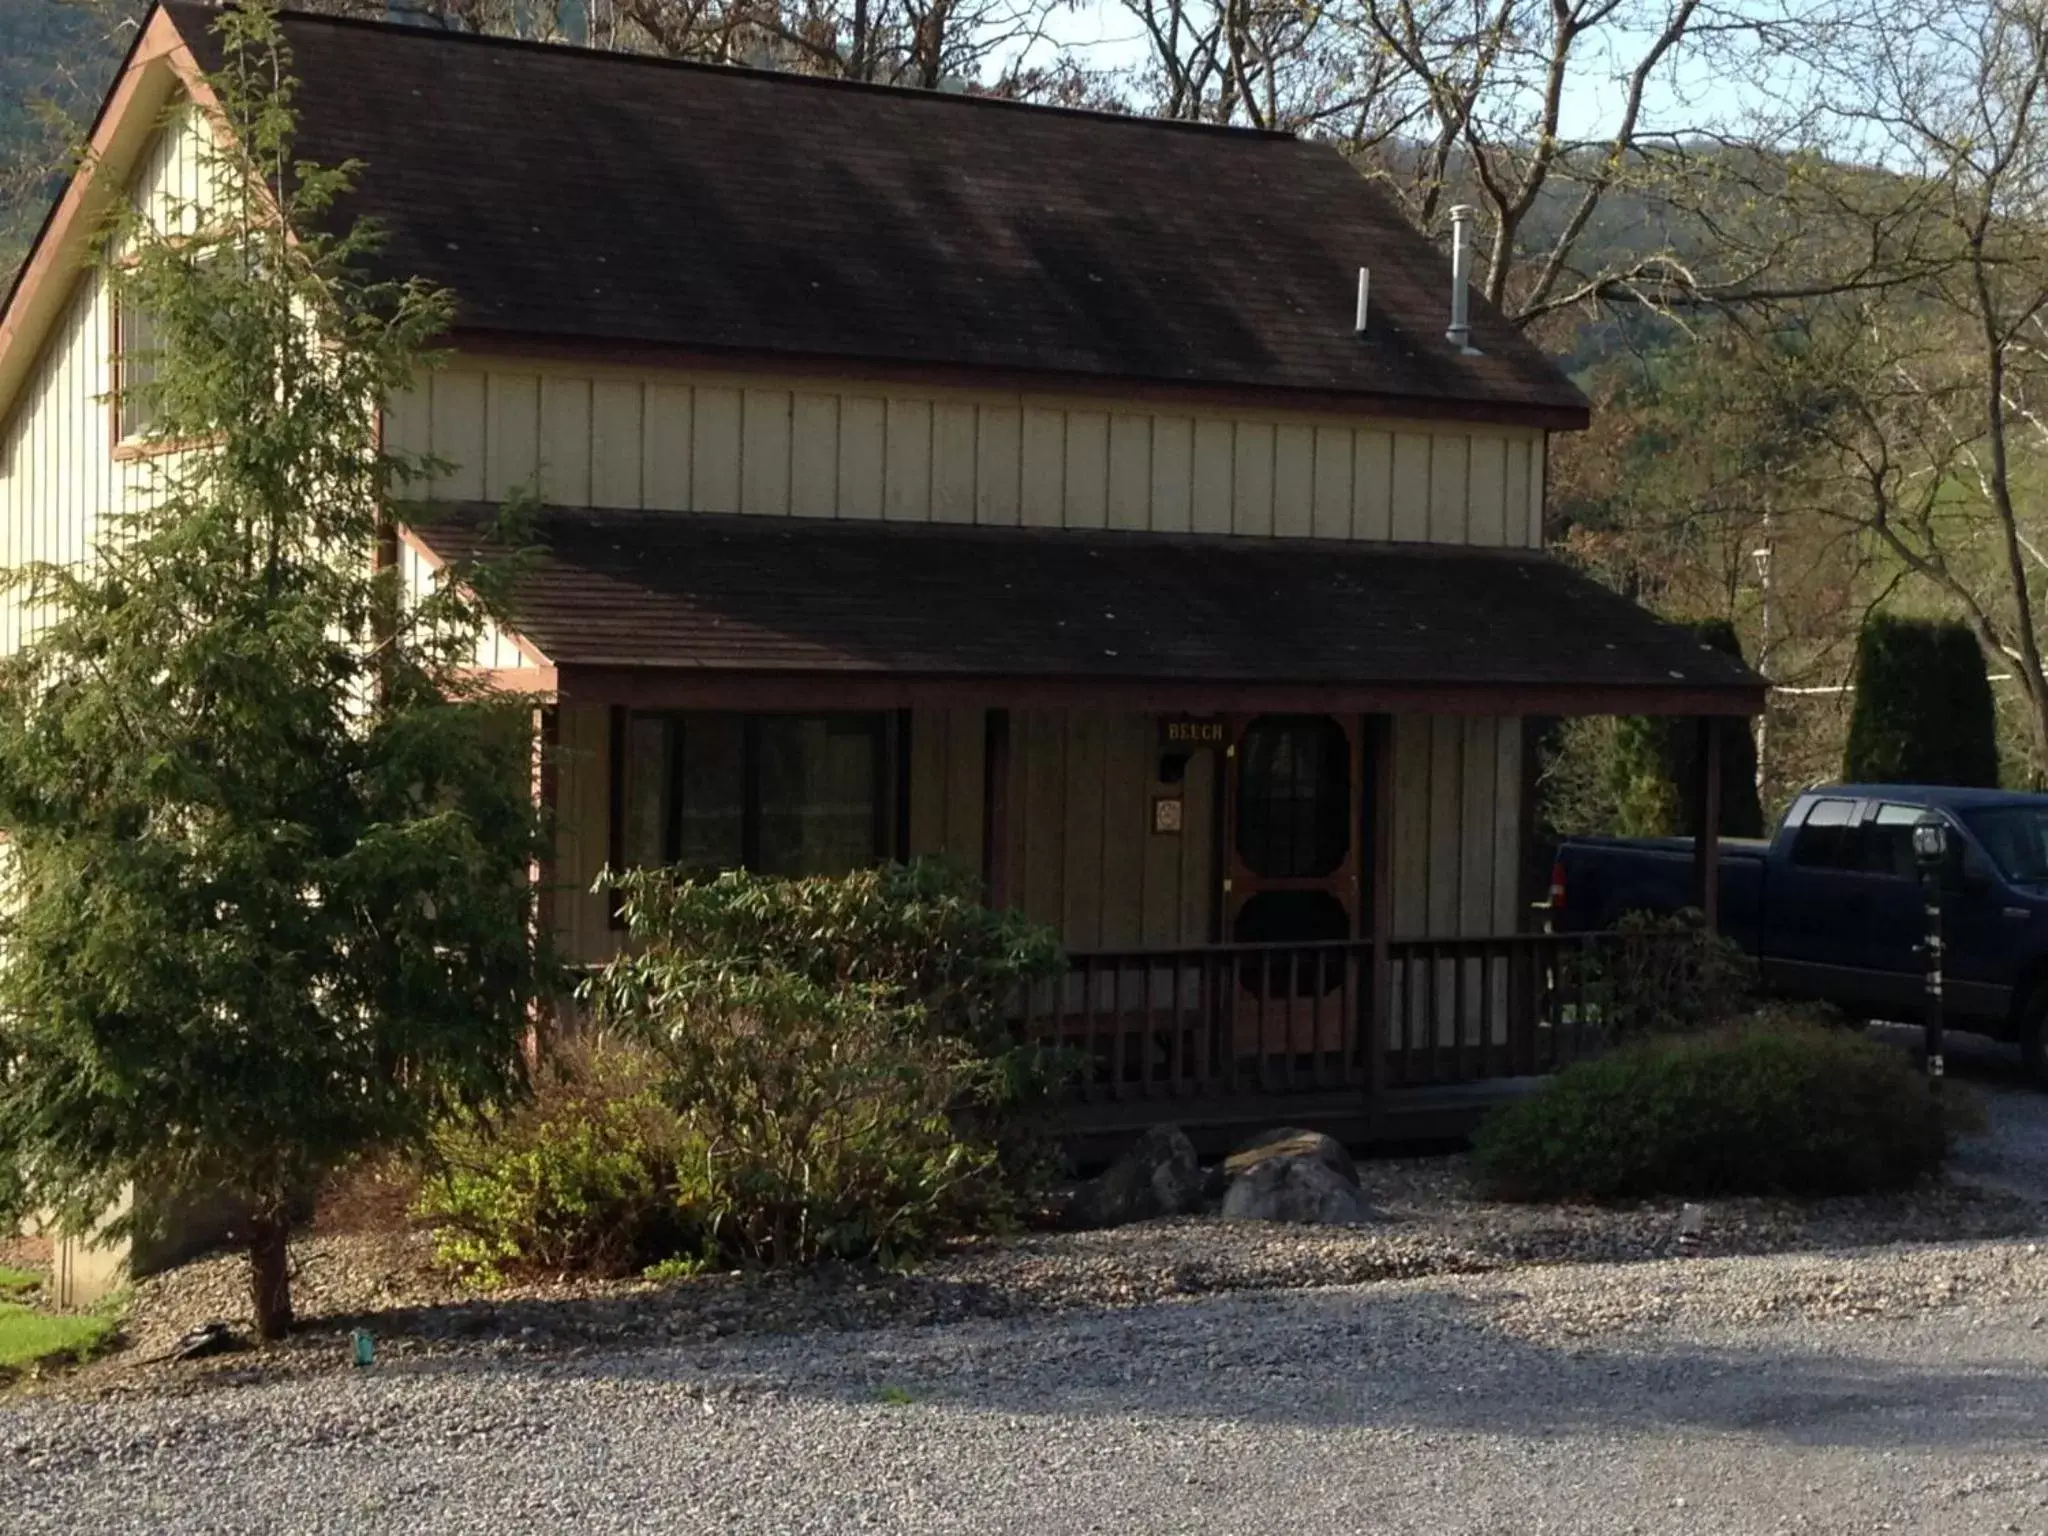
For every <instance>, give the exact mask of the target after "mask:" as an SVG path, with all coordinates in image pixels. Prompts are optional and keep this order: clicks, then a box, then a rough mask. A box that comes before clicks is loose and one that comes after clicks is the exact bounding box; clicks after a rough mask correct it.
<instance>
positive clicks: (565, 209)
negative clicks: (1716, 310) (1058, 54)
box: [166, 0, 1585, 426]
mask: <svg viewBox="0 0 2048 1536" xmlns="http://www.w3.org/2000/svg"><path fill="white" fill-rule="evenodd" d="M166 9H168V10H169V11H170V13H171V14H172V16H173V18H174V19H175V20H176V22H177V24H178V27H179V30H180V32H181V33H182V34H183V35H184V36H185V37H186V38H187V40H188V42H190V43H191V45H192V46H193V48H194V50H195V52H196V53H197V54H198V55H199V57H200V60H201V63H202V64H203V65H210V64H211V63H213V62H214V61H215V59H216V55H217V48H216V46H215V45H214V43H213V41H212V40H211V38H210V35H209V33H208V32H207V26H208V23H209V21H210V20H211V13H210V12H209V11H208V10H207V9H205V8H204V7H200V6H195V5H192V4H189V3H183V0H179V3H172V4H169V5H167V7H166ZM284 31H285V35H286V37H287V38H288V40H289V44H290V47H291V50H292V53H293V72H294V74H295V75H297V76H298V78H299V80H300V82H301V85H300V91H299V96H298V106H299V112H300V137H299V143H298V150H299V152H300V154H301V155H303V156H305V157H307V158H310V159H312V160H315V161H318V162H321V163H326V164H333V163H336V162H338V161H341V160H344V159H360V160H362V161H363V162H364V163H365V166H366V169H365V171H364V173H363V176H362V180H361V188H360V194H359V196H358V198H357V199H356V209H357V211H360V212H366V213H369V214H373V215H375V216H376V217H377V219H378V220H379V221H380V222H381V223H382V224H384V225H385V226H386V228H387V230H388V231H389V236H390V239H389V244H388V246H387V248H386V250H385V252H384V255H383V257H382V258H381V260H382V265H383V267H384V268H385V269H386V270H387V271H388V272H389V273H390V274H392V275H401V276H414V275H416V276H421V277H425V278H428V279H431V280H433V281H435V282H437V283H441V284H444V285H446V286H447V287H449V288H451V289H453V290H454V291H455V293H456V295H457V297H458V300H459V303H460V313H459V320H458V324H459V325H460V326H461V327H462V328H463V329H465V330H468V331H473V332H487V333H500V334H505V335H511V336H517V337H519V338H522V339H524V340H529V341H531V340H543V341H545V340H550V339H552V340H558V341H564V342H570V341H574V342H589V341H612V342H620V343H636V344H646V345H652V346H665V347H674V348H680V349H689V350H705V351H714V352H718V351H736V352H751V353H769V354H778V355H783V356H788V357H792V358H795V357H808V358H813V359H823V360H830V359H840V360H855V359H858V360H865V361H869V362H875V363H889V362H894V363H899V364H907V365H934V364H936V365H944V366H950V367H962V368H975V369H981V368H987V369H1001V370H1006V371H1031V372H1044V373H1051V374H1057V375H1064V376H1067V377H1069V378H1082V379H1085V378H1089V377H1096V378H1104V379H1129V380H1147V381H1157V382H1161V383H1172V384H1184V385H1194V386H1219V387H1227V388H1232V389H1237V390H1261V391H1263V390H1277V391H1296V392H1307V393H1312V394H1319V395H1339V396H1365V397H1379V398H1380V399H1382V400H1383V401H1393V402H1406V403H1407V404H1408V405H1409V407H1410V408H1417V409H1420V408H1427V407H1435V408H1443V407H1451V408H1459V407H1462V408H1463V409H1464V410H1465V411H1466V412H1468V413H1469V412H1471V411H1474V410H1479V411H1486V412H1491V413H1501V414H1509V415H1515V414H1519V415H1522V416H1525V417H1528V418H1529V419H1531V420H1537V421H1543V422H1546V423H1547V424H1550V425H1568V426H1569V425H1580V424H1582V422H1583V413H1584V409H1585V401H1584V399H1583V397H1582V396H1581V395H1580V394H1579V392H1578V390H1577V389H1576V388H1574V387H1573V386H1572V384H1571V383H1570V382H1569V381H1568V380H1566V379H1565V378H1564V377H1563V376H1562V375H1561V374H1560V373H1559V372H1558V371H1557V370H1556V368H1555V367H1553V366H1552V364H1551V363H1550V362H1549V361H1547V360H1546V359H1545V358H1544V357H1543V356H1542V355H1541V354H1540V353H1539V352H1538V351H1537V349H1536V348H1535V347H1534V346H1532V345H1531V344H1529V343H1528V342H1527V341H1525V340H1524V339H1523V338H1522V337H1521V336H1520V334H1519V333H1517V332H1516V331H1515V330H1514V329H1513V328H1512V327H1510V326H1508V325H1506V324H1505V323H1504V322H1503V321H1502V320H1501V319H1500V317H1499V316H1498V315H1496V314H1495V313H1494V312H1493V311H1492V310H1491V309H1489V308H1488V307H1487V306H1486V305H1485V304H1484V303H1483V302H1478V301H1476V300H1475V303H1474V306H1473V308H1474V315H1473V336H1474V340H1475V342H1476V343H1477V345H1478V346H1479V348H1480V349H1481V351H1482V353H1483V355H1482V356H1479V357H1464V356H1460V355H1459V354H1458V353H1457V352H1456V351H1455V350H1454V349H1453V348H1452V347H1451V346H1449V345H1448V344H1447V343H1446V342H1445V340H1444V327H1445V323H1446V321H1447V319H1448V309H1449V288H1450V284H1449V267H1448V263H1447V261H1446V260H1445V259H1444V258H1443V256H1442V255H1441V254H1440V253H1439V252H1438V251H1436V250H1435V249H1434V248H1433V247H1432V246H1431V245H1430V244H1429V243H1428V242H1426V241H1424V240H1423V239H1422V238H1420V237H1419V236H1418V235H1416V234H1415V233H1414V232H1413V231H1412V230H1411V229H1410V228H1409V227H1408V225H1407V224H1406V223H1405V222H1404V220H1403V219H1402V218H1401V216H1400V214H1399V212H1398V211H1397V210H1396V208H1395V207H1394V205H1393V204H1392V202H1391V201H1390V200H1389V199H1387V198H1386V197H1385V196H1383V195H1382V194H1381V193H1380V192H1379V191H1377V190H1376V189H1375V188H1373V187H1372V186H1371V185H1369V184H1368V183H1367V182H1365V181H1364V180H1363V179H1361V178H1360V177H1359V176H1358V175H1357V174H1356V173H1355V172H1354V171H1353V170H1352V169H1351V167H1350V166H1349V165H1348V164H1346V162H1345V161H1344V160H1343V158H1342V157H1341V156H1340V155H1339V154H1338V153H1337V152H1336V151H1335V150H1334V149H1332V148H1329V147H1328V146H1325V145H1319V144H1310V143H1304V142H1300V141H1297V140H1295V139H1293V138H1290V137H1287V136H1284V135H1276V134H1262V133H1253V132H1246V131H1237V130H1224V129H1217V128H1207V127H1200V126H1194V125H1186V124H1170V123H1161V122H1153V121H1147V120H1144V119H1138V118H1122V117H1115V116H1111V115H1107V114H1101V113H1089V112H1075V111H1062V110H1053V109H1046V108H1032V107H1021V106H1015V105H1011V104H1008V103H1000V102H991V101H983V100H976V99H972V98H966V97H961V96H955V95H947V94H942V93H935V92H929V91H912V90H895V89H889V88H884V87H873V86H860V85H851V84H846V83H843V82H830V81H819V80H813V79H808V78H804V77H799V76H794V75H786V74H772V73H766V72H759V71H752V70H742V69H732V68H722V67H717V66H703V65H687V64H676V63H671V62H665V61H657V60H651V59H643V58H636V57H629V56H623V55H619V54H607V53H597V52H591V51H587V50H581V49H571V48H564V47H552V46H545V45H539V44H528V43H518V42H509V41H501V40H489V39H480V38H475V37H467V36H457V35H452V34H448V33H442V32H437V31H430V30H424V29H421V28H417V27H396V26H384V25H377V24H373V23H364V22H352V21H342V20H336V19H333V18H326V17H314V16H287V17H286V18H285V21H284ZM1361 265H1363V266H1368V267H1370V268H1371V269H1372V298H1373V309H1374V318H1375V325H1374V332H1375V335H1374V339H1373V340H1372V341H1371V342H1370V343H1368V344H1364V345H1361V344H1360V343H1359V342H1358V341H1357V340H1356V339H1355V338H1354V337H1353V335H1352V312H1353V301H1354V294H1355V288H1356V272H1357V269H1358V268H1359V267H1360V266H1361Z"/></svg>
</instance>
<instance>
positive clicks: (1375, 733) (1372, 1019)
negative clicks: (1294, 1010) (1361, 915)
mask: <svg viewBox="0 0 2048 1536" xmlns="http://www.w3.org/2000/svg"><path fill="white" fill-rule="evenodd" d="M1370 733H1371V734H1370V740H1371V742H1372V759H1371V761H1372V805H1371V807H1370V813H1371V817H1372V844H1371V847H1372V868H1371V869H1369V870H1368V871H1366V877H1367V879H1368V880H1369V881H1370V882H1371V884H1370V886H1369V889H1370V890H1371V892H1372V1000H1371V1003H1370V1005H1369V1006H1368V1008H1367V1010H1366V1017H1365V1020H1364V1023H1365V1028H1366V1029H1367V1030H1368V1031H1369V1034H1368V1037H1367V1040H1366V1051H1365V1060H1366V1085H1365V1095H1366V1100H1365V1123H1366V1128H1367V1131H1368V1133H1369V1134H1371V1135H1372V1136H1373V1137H1374V1138H1375V1139H1377V1138H1378V1137H1379V1135H1380V1132H1381V1129H1382V1120H1383V1116H1384V1114H1385V1110H1386V1091H1387V1031H1388V1029H1389V1028H1390V1027H1391V1026H1392V1023H1393V1018H1394V958H1393V950H1392V948H1391V946H1390V943H1389V940H1391V939H1392V937H1393V933H1394V719H1393V716H1391V715H1375V716H1374V717H1373V719H1372V720H1371V722H1370Z"/></svg>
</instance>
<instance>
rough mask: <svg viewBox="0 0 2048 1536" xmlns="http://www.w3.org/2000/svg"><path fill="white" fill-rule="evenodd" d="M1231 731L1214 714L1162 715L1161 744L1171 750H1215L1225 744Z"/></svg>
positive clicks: (1160, 726) (1160, 722) (1160, 721)
mask: <svg viewBox="0 0 2048 1536" xmlns="http://www.w3.org/2000/svg"><path fill="white" fill-rule="evenodd" d="M1229 738H1230V732H1229V730H1228V728H1227V727H1226V726H1225V725H1224V723H1223V721H1221V720H1220V719H1218V718H1216V717H1215V716H1214V715H1161V716H1160V717H1159V745H1160V746H1161V747H1162V748H1166V749H1169V750H1175V751H1181V752H1188V751H1213V750H1214V749H1215V748H1217V747H1220V746H1222V745H1224V744H1225V742H1227V741H1228V740H1229Z"/></svg>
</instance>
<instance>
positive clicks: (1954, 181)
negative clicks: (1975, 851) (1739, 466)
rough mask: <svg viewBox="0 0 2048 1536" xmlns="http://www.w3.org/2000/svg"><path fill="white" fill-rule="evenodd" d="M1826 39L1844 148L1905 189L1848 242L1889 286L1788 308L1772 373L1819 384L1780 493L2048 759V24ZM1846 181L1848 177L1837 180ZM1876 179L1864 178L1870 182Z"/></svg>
mask: <svg viewBox="0 0 2048 1536" xmlns="http://www.w3.org/2000/svg"><path fill="white" fill-rule="evenodd" d="M1855 36H1856V41H1857V46H1856V47H1854V48H1853V49H1851V48H1848V47H1845V46H1843V41H1842V37H1841V35H1838V38H1837V43H1836V51H1835V56H1834V58H1833V59H1832V60H1831V61H1830V62H1829V66H1828V70H1827V74H1826V86H1827V96H1826V107H1827V110H1828V113H1829V115H1830V117H1831V119H1832V122H1833V131H1834V134H1835V137H1836V142H1838V143H1839V144H1840V145H1841V146H1842V147H1843V152H1844V153H1845V154H1847V153H1854V154H1856V155H1857V156H1859V157H1861V158H1862V159H1864V160H1865V162H1866V163H1868V164H1870V165H1873V166H1875V167H1878V168H1881V173H1882V180H1884V181H1885V182H1886V183H1887V184H1889V185H1892V186H1895V187H1899V188H1903V189H1908V190H1909V191H1910V194H1911V195H1910V198H1904V197H1901V198H1896V199H1894V200H1893V202H1892V204H1891V207H1890V209H1889V210H1888V212H1887V214H1886V215H1885V216H1884V217H1883V218H1871V217H1869V216H1868V215H1866V222H1865V224H1864V225H1863V227H1862V228H1861V230H1860V234H1859V235H1857V236H1852V237H1851V238H1857V239H1860V243H1862V244H1864V245H1866V246H1867V247H1868V248H1869V249H1871V250H1872V251H1874V252H1876V253H1877V254H1878V257H1879V260H1880V262H1889V263H1890V264H1891V268H1892V271H1893V274H1894V276H1895V278H1896V281H1895V282H1894V283H1893V284H1892V285H1891V286H1889V287H1887V288H1883V289H1877V288H1871V289H1867V290H1844V291H1840V292H1837V293H1835V294H1832V295H1828V296H1824V297H1819V298H1815V299H1813V300H1811V301H1809V302H1806V303H1804V304H1801V305H1799V306H1796V307H1795V308H1794V309H1793V310H1792V311H1791V315H1792V323H1793V324H1794V325H1796V328H1797V336H1798V344H1797V346H1794V347H1786V346H1780V347H1778V348H1776V349H1775V351H1774V354H1773V355H1772V357H1771V358H1770V359H1769V368H1770V371H1771V372H1772V373H1773V374H1774V376H1775V377H1776V378H1777V379H1778V380H1779V381H1780V383H1781V385H1782V387H1783V388H1784V389H1785V391H1786V394H1787V397H1788V398H1790V397H1791V396H1792V395H1793V394H1794V393H1796V394H1798V395H1799V396H1800V397H1802V398H1809V399H1810V398H1813V397H1815V395H1816V394H1820V395H1824V396H1825V397H1826V398H1827V399H1828V402H1829V405H1828V409H1827V410H1826V411H1825V412H1823V413H1820V414H1819V415H1818V416H1817V417H1816V418H1815V422H1814V428H1813V433H1812V441H1813V448H1814V451H1813V453H1812V455H1811V457H1810V458H1809V459H1808V461H1807V462H1806V463H1805V464H1804V465H1803V466H1801V469H1800V473H1799V474H1798V475H1797V476H1794V477H1791V478H1790V479H1789V480H1788V482H1787V486H1788V490H1795V491H1796V494H1797V495H1798V496H1800V497H1801V498H1802V500H1803V502H1804V507H1803V510H1804V512H1805V513H1806V514H1808V515H1811V516H1813V517H1816V518H1823V519H1832V520H1835V521H1837V522H1839V523H1842V524H1845V525H1847V526H1849V527H1851V528H1853V529H1854V530H1855V531H1856V532H1857V533H1858V534H1859V535H1860V536H1862V537H1863V538H1864V539H1865V540H1866V541H1867V542H1868V544H1869V546H1870V547H1871V548H1872V550H1873V551H1874V552H1876V553H1877V554H1878V555H1879V556H1880V557H1882V558H1883V559H1884V560H1885V561H1887V562H1888V563H1889V564H1890V565H1891V567H1892V569H1893V570H1894V571H1896V572H1898V573H1900V574H1901V575H1904V576H1908V577H1915V578H1918V579H1919V581H1920V582H1922V583H1924V584H1925V585H1924V586H1923V587H1922V588H1921V590H1922V591H1923V592H1926V593H1928V594H1929V595H1931V596H1932V597H1933V598H1934V599H1935V600H1936V601H1937V602H1938V603H1939V604H1940V605H1941V606H1943V607H1944V608H1947V609H1949V610H1952V611H1954V612H1955V613H1957V614H1958V615H1959V616H1960V617H1962V618H1963V619H1964V621H1965V622H1967V623H1968V624H1969V626H1970V628H1971V630H1972V631H1973V633H1975V635H1976V637H1977V640H1978V643H1979V645H1980V646H1981V647H1982V649H1983V650H1984V653H1985V655H1986V657H1987V659H1988V660H1989V661H1990V662H1991V663H1992V666H1993V670H1994V671H1995V672H2000V673H2005V674H2009V675H2010V677H2011V680H2012V683H2013V685H2014V687H2015V689H2016V691H2017V694H2018V696H2019V697H2020V698H2021V699H2023V700H2024V714H2025V717H2026V720H2027V723H2028V727H2029V734H2030V736H2031V738H2032V740H2031V747H2032V754H2033V757H2034V771H2035V774H2036V776H2037V777H2038V776H2040V774H2041V773H2042V772H2043V770H2044V769H2048V672H2044V667H2043V659H2042V641H2041V635H2040V619H2041V613H2042V604H2043V602H2044V600H2048V554H2044V550H2048V516H2044V512H2043V509H2042V507H2041V505H2040V501H2039V487H2040V485H2041V483H2042V470H2043V468H2044V466H2048V239H2044V235H2043V231H2044V230H2048V15H2044V13H2043V11H2042V10H2041V8H2040V7H2039V6H2038V5H2035V4H2032V3H2029V0H1981V3H1974V4H1969V5H1966V6H1963V7H1961V8H1958V9H1947V10H1940V11H1930V10H1927V9H1925V8H1922V7H1913V8H1912V9H1910V10H1908V9H1905V8H1900V9H1898V10H1894V11H1888V12H1882V13H1878V14H1875V15H1871V16H1868V17H1866V18H1864V19H1863V20H1861V21H1860V22H1859V24H1858V26H1857V28H1856V29H1855ZM1837 174H1838V176H1839V177H1840V178H1842V179H1844V180H1847V179H1849V178H1850V177H1851V174H1852V173H1848V172H1838V173H1837ZM1877 174H1878V173H1876V172H1871V173H1864V175H1863V177H1862V179H1864V180H1871V179H1875V178H1876V176H1877Z"/></svg>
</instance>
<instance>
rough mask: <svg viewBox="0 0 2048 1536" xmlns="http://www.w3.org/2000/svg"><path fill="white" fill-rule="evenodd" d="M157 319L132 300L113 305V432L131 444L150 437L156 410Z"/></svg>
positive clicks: (121, 439) (119, 301)
mask: <svg viewBox="0 0 2048 1536" xmlns="http://www.w3.org/2000/svg"><path fill="white" fill-rule="evenodd" d="M157 346H158V342H157V334H156V317H155V316H154V315H152V314H151V313H150V312H149V311H148V310H146V309H144V308H143V307H142V306H141V305H139V304H136V303H134V302H133V301H132V300H127V299H120V300H116V302H115V305H114V433H115V437H116V440H117V441H119V442H123V443H132V442H134V441H136V440H137V439H139V438H144V437H147V436H148V435H149V429H150V427H151V426H152V425H153V424H154V420H155V414H156V413H155V409H154V403H153V401H152V400H151V398H150V394H151V389H152V387H153V386H154V385H155V383H156V377H157V373H156V354H157Z"/></svg>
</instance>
